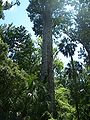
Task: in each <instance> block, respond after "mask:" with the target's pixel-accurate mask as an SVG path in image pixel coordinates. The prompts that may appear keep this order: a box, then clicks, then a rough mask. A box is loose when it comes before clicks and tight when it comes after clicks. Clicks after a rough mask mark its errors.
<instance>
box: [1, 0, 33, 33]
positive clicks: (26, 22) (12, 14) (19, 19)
mask: <svg viewBox="0 0 90 120" xmlns="http://www.w3.org/2000/svg"><path fill="white" fill-rule="evenodd" d="M4 1H5V0H4ZM9 1H10V0H9ZM11 1H13V2H15V0H11ZM19 1H20V3H21V4H20V6H14V7H12V8H11V9H9V10H7V11H4V14H5V20H2V19H0V25H1V24H5V23H6V24H10V23H13V24H14V25H15V26H20V25H23V26H25V27H26V29H27V30H28V31H29V32H30V33H31V34H32V35H33V34H34V33H33V31H32V23H31V22H30V19H29V17H28V14H27V11H26V8H27V7H28V5H29V0H19Z"/></svg>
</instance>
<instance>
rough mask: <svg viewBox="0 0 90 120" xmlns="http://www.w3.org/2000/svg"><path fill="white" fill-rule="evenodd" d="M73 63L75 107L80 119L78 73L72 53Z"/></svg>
mask: <svg viewBox="0 0 90 120" xmlns="http://www.w3.org/2000/svg"><path fill="white" fill-rule="evenodd" d="M71 64H72V75H73V82H74V86H75V87H74V93H75V95H74V100H75V107H76V113H77V120H80V118H79V116H80V115H79V107H78V105H79V102H78V99H79V97H78V88H77V74H76V71H75V68H74V61H73V57H72V55H71Z"/></svg>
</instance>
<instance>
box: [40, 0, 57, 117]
mask: <svg viewBox="0 0 90 120" xmlns="http://www.w3.org/2000/svg"><path fill="white" fill-rule="evenodd" d="M42 18H43V43H42V67H41V80H42V81H44V83H47V91H48V101H50V108H49V112H50V113H51V114H52V115H53V114H54V110H55V109H54V106H55V104H54V102H55V101H54V100H55V99H54V77H53V47H52V44H53V41H52V11H51V7H50V4H49V3H48V2H47V3H46V5H45V10H44V11H43V14H42Z"/></svg>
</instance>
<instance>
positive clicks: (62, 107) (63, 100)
mask: <svg viewBox="0 0 90 120" xmlns="http://www.w3.org/2000/svg"><path fill="white" fill-rule="evenodd" d="M55 93H56V102H57V104H56V105H57V113H58V120H59V119H62V120H65V119H67V120H72V119H75V115H74V114H75V108H74V107H73V106H71V105H70V103H69V99H70V91H69V89H66V88H64V87H63V86H61V85H60V86H58V87H57V88H56V92H55Z"/></svg>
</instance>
